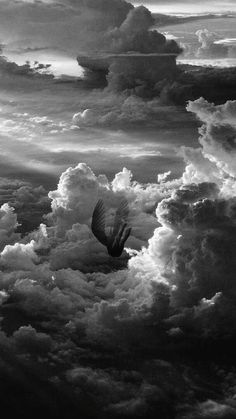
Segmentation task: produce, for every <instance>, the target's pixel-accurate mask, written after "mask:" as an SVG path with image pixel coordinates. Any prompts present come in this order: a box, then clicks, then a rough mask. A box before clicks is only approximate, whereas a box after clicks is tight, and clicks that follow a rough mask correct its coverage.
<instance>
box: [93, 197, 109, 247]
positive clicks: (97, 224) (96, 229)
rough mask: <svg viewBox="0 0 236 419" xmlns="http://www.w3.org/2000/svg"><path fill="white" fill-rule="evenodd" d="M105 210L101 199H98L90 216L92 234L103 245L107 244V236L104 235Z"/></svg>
mask: <svg viewBox="0 0 236 419" xmlns="http://www.w3.org/2000/svg"><path fill="white" fill-rule="evenodd" d="M105 227H106V211H105V207H104V203H103V200H102V199H99V201H98V203H97V205H96V207H95V208H94V211H93V216H92V225H91V229H92V232H93V234H94V236H95V237H96V238H97V239H98V240H99V241H100V243H102V244H103V245H104V246H107V236H106V231H105Z"/></svg>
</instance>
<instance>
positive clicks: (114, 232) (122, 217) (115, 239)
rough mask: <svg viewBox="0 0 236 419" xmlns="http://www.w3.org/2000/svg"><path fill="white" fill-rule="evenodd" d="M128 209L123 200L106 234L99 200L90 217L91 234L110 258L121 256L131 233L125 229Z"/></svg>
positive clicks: (102, 206) (128, 229) (104, 214)
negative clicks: (104, 247)
mask: <svg viewBox="0 0 236 419" xmlns="http://www.w3.org/2000/svg"><path fill="white" fill-rule="evenodd" d="M128 215H129V207H128V202H127V201H126V199H123V200H122V201H121V203H120V205H119V207H118V209H117V211H116V214H115V218H114V223H113V227H111V228H110V229H109V230H108V231H107V232H106V210H105V206H104V203H103V200H102V199H99V201H98V203H97V205H96V207H95V208H94V211H93V216H92V225H91V228H92V232H93V234H94V236H95V237H96V238H97V239H98V241H100V243H102V244H103V245H104V246H106V247H107V251H108V253H109V255H110V256H113V257H119V256H121V254H122V252H123V250H124V245H125V242H126V240H127V239H128V237H129V235H130V233H131V227H127V219H128Z"/></svg>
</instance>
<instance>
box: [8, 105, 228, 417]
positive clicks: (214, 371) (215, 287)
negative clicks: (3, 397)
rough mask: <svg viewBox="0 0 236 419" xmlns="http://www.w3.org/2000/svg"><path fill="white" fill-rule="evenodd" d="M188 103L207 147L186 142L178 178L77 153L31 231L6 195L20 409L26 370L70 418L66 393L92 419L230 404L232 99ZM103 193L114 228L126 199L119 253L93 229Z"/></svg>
mask: <svg viewBox="0 0 236 419" xmlns="http://www.w3.org/2000/svg"><path fill="white" fill-rule="evenodd" d="M188 111H190V112H193V113H194V115H196V117H197V118H198V119H199V120H200V121H201V123H202V127H201V129H200V131H199V148H197V149H191V148H190V147H189V148H187V149H183V150H182V153H184V156H185V160H186V169H185V171H184V173H183V176H182V177H181V178H180V179H175V180H169V178H168V176H169V172H166V173H163V174H162V175H159V177H158V178H157V182H156V183H152V184H146V185H141V184H139V183H137V182H135V180H134V179H133V176H132V173H131V171H130V170H129V169H128V168H124V169H123V170H122V171H121V172H119V173H117V174H116V176H115V177H114V179H113V180H112V181H109V180H108V179H107V178H106V176H105V175H97V174H95V173H94V172H93V170H92V169H91V168H90V167H88V165H86V164H85V163H79V164H78V165H77V166H75V167H70V168H69V169H67V170H66V171H65V172H64V173H62V175H61V177H60V179H59V182H58V185H57V187H56V188H55V190H53V191H51V192H49V199H50V200H51V210H50V212H49V214H48V215H47V217H46V218H45V224H41V225H40V227H39V228H38V229H36V230H35V231H32V232H30V233H29V234H27V235H25V236H24V237H20V235H19V234H18V233H17V235H16V236H14V235H15V234H16V233H15V229H16V228H17V218H16V216H15V214H14V211H13V210H12V209H11V208H10V207H9V206H8V205H3V206H2V207H1V212H2V216H1V220H0V224H1V223H2V227H1V231H0V232H2V233H1V237H2V238H3V239H2V249H1V259H0V261H1V272H0V310H1V348H3V349H4V351H3V353H4V354H6V353H7V354H8V357H10V356H11V357H12V358H11V359H13V360H14V362H13V363H12V365H13V367H12V368H13V371H15V370H16V371H18V372H19V369H18V366H19V362H20V371H21V373H22V374H23V378H22V382H23V383H24V386H26V387H24V388H25V390H24V393H23V399H21V402H18V403H17V404H16V407H18V406H20V405H21V406H23V405H24V407H25V406H27V403H28V402H27V400H28V398H27V397H26V394H27V395H28V394H29V391H28V390H27V389H28V387H27V385H28V383H29V382H30V385H32V384H31V383H33V384H34V386H33V389H34V390H33V389H32V390H31V391H35V392H36V393H37V390H38V388H40V384H41V383H42V382H43V385H45V386H46V387H45V388H46V389H48V388H49V389H50V391H52V392H54V391H55V392H56V395H57V396H56V400H57V401H58V406H59V407H60V409H61V417H63V415H64V414H65V412H66V411H67V412H68V405H71V408H72V413H73V412H75V416H76V412H77V414H78V411H79V412H80V411H81V410H79V409H82V411H83V417H85V418H86V417H97V414H98V412H99V413H101V414H102V415H104V417H106V418H111V417H114V415H115V417H118V418H119V417H124V415H126V416H128V417H134V418H135V417H138V416H146V417H151V418H152V417H153V418H154V417H156V414H157V412H160V415H161V417H167V418H172V417H180V418H184V417H186V418H188V417H189V418H191V417H199V418H200V417H206V418H207V417H209V418H211V417H217V415H218V417H222V418H223V417H224V415H226V417H227V415H229V417H230V415H231V416H232V415H233V414H234V404H233V396H232V394H233V392H234V390H235V382H236V381H235V379H236V376H235V371H234V370H231V367H230V366H229V364H228V363H227V365H226V366H224V368H225V371H223V372H222V369H221V368H220V366H216V365H215V363H214V360H216V361H215V362H216V363H217V362H220V361H219V358H217V357H218V350H220V351H222V349H223V350H224V351H226V352H227V354H229V356H231V355H230V350H231V348H233V357H234V339H235V333H236V328H235V318H236V312H235V302H234V300H235V292H236V289H235V278H234V276H235V274H234V272H235V267H236V266H235V258H234V254H235V233H236V231H235V228H236V227H235V225H236V224H235V221H236V220H235V214H236V212H235V208H236V201H235V186H234V185H235V167H234V159H233V156H234V152H235V147H234V146H235V144H234V138H235V137H234V130H235V122H234V113H235V104H234V102H228V103H226V104H224V105H216V106H215V105H214V104H211V103H208V102H206V101H205V100H203V99H199V100H197V101H194V102H190V103H189V105H188ZM43 194H44V192H42V190H41V189H40V190H36V191H35V194H33V192H32V191H31V190H30V189H28V188H26V187H25V185H24V186H23V185H21V187H20V188H19V189H18V190H17V192H16V199H17V200H18V201H19V202H20V201H21V199H22V200H23V202H24V205H26V206H27V202H28V201H31V200H34V199H35V201H36V202H38V201H40V199H43V198H42V196H43ZM100 198H101V199H103V201H104V203H105V206H106V209H107V220H108V222H107V227H108V228H109V226H110V225H111V224H112V221H113V216H114V213H115V210H116V208H117V207H118V205H119V203H120V201H121V199H122V198H126V199H127V201H128V204H129V210H130V220H129V222H130V225H131V227H132V235H131V236H130V238H129V241H127V249H126V251H125V252H124V254H123V255H122V257H121V259H120V260H119V261H118V262H115V261H113V260H111V259H110V258H109V257H108V255H107V253H106V249H105V247H103V246H102V245H101V244H100V243H98V242H97V241H96V239H95V237H94V236H93V235H92V232H91V229H90V223H91V215H92V212H93V209H94V206H95V205H96V203H97V200H98V199H100ZM8 239H9V240H10V241H7V240H8ZM219 345H220V346H219ZM199 347H200V348H203V347H204V355H201V354H199ZM134 348H135V350H134ZM196 348H197V351H198V353H197V357H198V358H197V359H198V365H200V367H202V368H199V369H198V368H196V362H195V356H196ZM114 353H115V355H114ZM183 354H184V357H183ZM227 354H226V356H227ZM4 357H5V358H7V356H6V355H4ZM178 357H181V363H180V362H179V360H178V359H179V358H178ZM204 357H205V358H204ZM233 357H232V359H233ZM5 358H4V359H5ZM183 359H184V361H183ZM206 359H207V360H208V359H209V360H210V361H211V362H209V365H208V366H207V371H206V370H205V368H206ZM124 360H125V361H124ZM212 360H213V361H212ZM7 365H8V364H7V362H5V363H4V362H3V366H2V365H0V369H2V370H3V371H4V373H5V374H7V373H6V372H5V371H6V370H7ZM38 365H40V368H38V367H37V366H38ZM39 369H40V371H39ZM26 370H28V371H33V373H34V375H33V378H32V377H31V376H30V377H29V376H28V375H27V374H26V373H25V371H26ZM7 371H8V370H7ZM11 374H12V373H11ZM25 374H26V375H25ZM220 374H221V378H219V377H220ZM19 375H20V377H22V375H21V374H20V373H19ZM45 383H47V385H46V384H45ZM48 386H49V387H48ZM14 388H15V387H14ZM31 391H30V394H31ZM40 394H42V393H40ZM50 394H51V393H50ZM53 394H54V393H53ZM58 394H60V397H58ZM43 395H44V393H43ZM32 400H34V398H33V397H32ZM62 400H63V401H62ZM38 403H39V404H40V406H41V405H42V406H45V411H47V409H48V406H50V403H49V402H48V401H46V402H45V403H46V405H44V404H43V402H42V400H41V398H40V399H39V401H38ZM79 406H80V407H79ZM27 409H28V412H32V411H33V407H31V405H28V407H27ZM54 413H55V410H54ZM56 413H57V412H56ZM220 415H221V416H220ZM59 417H60V415H59ZM72 417H73V416H72ZM232 417H233V416H232Z"/></svg>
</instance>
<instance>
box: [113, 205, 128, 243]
mask: <svg viewBox="0 0 236 419" xmlns="http://www.w3.org/2000/svg"><path fill="white" fill-rule="evenodd" d="M128 215H129V206H128V202H127V201H126V199H122V201H121V203H120V205H119V207H118V208H117V210H116V214H115V219H114V224H113V236H116V235H117V234H118V232H119V230H120V227H121V225H122V224H125V223H126V221H127V218H128Z"/></svg>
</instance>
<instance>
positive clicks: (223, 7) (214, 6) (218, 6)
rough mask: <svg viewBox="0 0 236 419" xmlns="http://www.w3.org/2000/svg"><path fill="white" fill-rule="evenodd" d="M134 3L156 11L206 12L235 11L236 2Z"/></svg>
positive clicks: (156, 0)
mask: <svg viewBox="0 0 236 419" xmlns="http://www.w3.org/2000/svg"><path fill="white" fill-rule="evenodd" d="M133 4H135V5H139V4H144V5H145V6H146V7H148V8H149V9H150V10H151V11H153V12H156V13H166V14H174V13H206V12H214V13H217V12H218V13H219V12H226V11H233V12H236V4H235V1H234V0H222V1H218V0H217V1H215V0H207V1H202V0H200V1H192V0H185V1H183V0H148V1H141V0H138V1H137V0H136V1H134V2H133Z"/></svg>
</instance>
